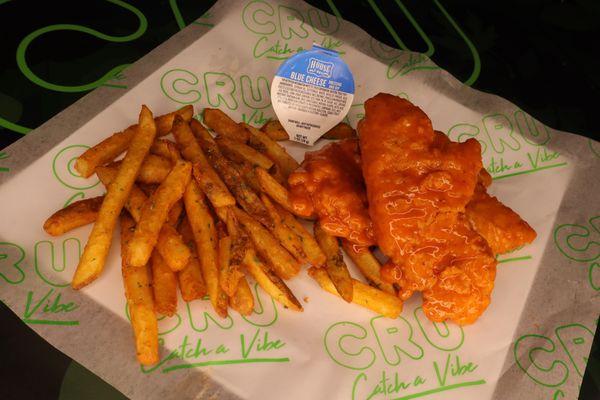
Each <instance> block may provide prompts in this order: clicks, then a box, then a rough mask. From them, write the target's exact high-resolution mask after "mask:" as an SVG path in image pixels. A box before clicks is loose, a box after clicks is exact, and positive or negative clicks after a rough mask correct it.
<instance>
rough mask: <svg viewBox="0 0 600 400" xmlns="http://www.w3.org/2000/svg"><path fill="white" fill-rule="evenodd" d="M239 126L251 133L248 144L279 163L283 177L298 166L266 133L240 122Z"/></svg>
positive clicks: (286, 176)
mask: <svg viewBox="0 0 600 400" xmlns="http://www.w3.org/2000/svg"><path fill="white" fill-rule="evenodd" d="M240 126H242V127H244V128H246V129H247V130H248V132H250V134H251V135H250V139H249V140H248V144H249V145H250V146H252V147H254V148H255V149H256V150H258V151H260V152H261V153H264V154H265V155H266V156H267V157H269V158H270V159H271V160H273V161H275V163H276V164H279V166H280V167H281V173H282V174H283V176H284V177H285V179H287V178H288V176H289V175H290V174H291V173H292V172H293V171H295V170H296V169H297V168H298V167H300V164H298V162H297V161H296V160H294V159H293V158H292V156H290V155H289V154H288V153H287V151H285V149H284V148H283V147H281V145H279V143H277V142H275V141H274V140H273V139H271V138H270V137H269V136H268V135H267V134H266V133H264V132H262V131H260V130H258V129H256V128H255V127H253V126H250V125H248V124H245V123H241V124H240Z"/></svg>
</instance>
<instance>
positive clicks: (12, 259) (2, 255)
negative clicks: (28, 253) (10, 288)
mask: <svg viewBox="0 0 600 400" xmlns="http://www.w3.org/2000/svg"><path fill="white" fill-rule="evenodd" d="M24 258H25V250H23V248H22V247H21V246H19V245H17V244H14V243H9V242H0V278H2V280H4V282H6V283H9V284H11V285H17V284H19V283H21V282H23V280H24V279H25V272H24V271H23V268H21V262H22V261H23V259H24Z"/></svg>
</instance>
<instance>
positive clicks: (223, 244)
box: [219, 236, 244, 302]
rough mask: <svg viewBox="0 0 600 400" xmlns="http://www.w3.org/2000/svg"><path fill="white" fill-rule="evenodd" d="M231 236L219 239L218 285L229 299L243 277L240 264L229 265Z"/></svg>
mask: <svg viewBox="0 0 600 400" xmlns="http://www.w3.org/2000/svg"><path fill="white" fill-rule="evenodd" d="M231 247H232V239H231V236H225V237H222V238H221V239H219V284H220V285H221V289H223V291H224V292H225V293H226V294H227V296H229V297H230V299H229V300H230V302H231V297H232V296H233V295H234V294H235V292H236V290H237V287H238V283H239V281H240V279H241V278H243V277H244V273H243V272H242V271H241V269H240V264H232V263H231Z"/></svg>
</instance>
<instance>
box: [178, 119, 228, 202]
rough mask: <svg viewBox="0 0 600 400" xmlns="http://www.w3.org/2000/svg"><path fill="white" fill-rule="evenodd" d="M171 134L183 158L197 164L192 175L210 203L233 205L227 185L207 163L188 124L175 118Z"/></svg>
mask: <svg viewBox="0 0 600 400" xmlns="http://www.w3.org/2000/svg"><path fill="white" fill-rule="evenodd" d="M194 121H195V120H194ZM196 122H197V121H196ZM173 136H174V137H175V140H176V141H177V144H178V145H179V149H180V151H181V154H182V155H183V158H184V159H186V160H188V161H190V162H192V163H194V164H195V165H197V166H196V168H194V169H195V170H197V171H196V173H195V174H194V177H195V178H196V180H197V181H198V184H199V185H200V188H202V191H203V192H204V193H205V194H206V197H208V200H209V201H210V202H211V204H212V205H213V206H214V207H226V206H232V205H234V204H235V198H234V197H233V196H232V195H231V193H229V190H228V189H227V186H225V184H224V183H223V181H222V180H221V178H220V177H219V175H217V173H216V172H215V170H214V169H213V168H212V167H211V165H210V164H209V163H208V160H207V159H206V157H205V155H204V153H203V152H202V148H201V147H200V144H199V143H198V141H197V140H196V138H195V137H194V134H193V133H192V130H191V128H190V125H189V124H188V123H186V122H185V121H183V120H181V119H179V118H175V121H174V122H173Z"/></svg>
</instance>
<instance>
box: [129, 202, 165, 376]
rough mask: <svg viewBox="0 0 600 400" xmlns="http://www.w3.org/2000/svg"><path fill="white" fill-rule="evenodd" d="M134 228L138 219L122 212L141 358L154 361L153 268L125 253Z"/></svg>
mask: <svg viewBox="0 0 600 400" xmlns="http://www.w3.org/2000/svg"><path fill="white" fill-rule="evenodd" d="M134 229H135V223H134V222H133V220H132V219H131V217H129V216H128V215H125V214H121V260H122V268H121V273H122V275H123V285H124V286H125V298H126V299H127V306H128V308H129V316H130V319H131V326H132V328H133V333H134V336H135V348H136V353H137V359H138V361H139V362H140V364H143V365H151V364H155V363H157V362H158V322H157V320H156V314H155V313H154V299H153V295H152V283H151V280H150V271H149V268H148V266H147V265H144V266H142V267H129V266H127V264H126V262H127V261H126V256H125V253H124V250H125V249H127V244H128V242H129V239H130V238H131V236H132V235H133V230H134Z"/></svg>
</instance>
